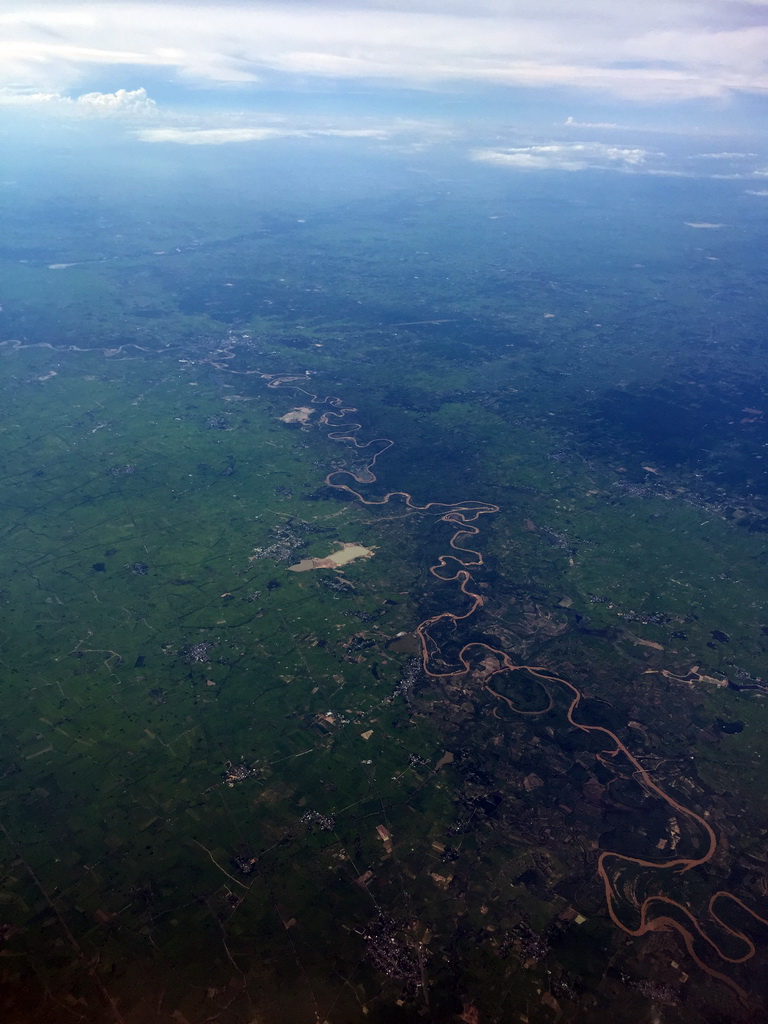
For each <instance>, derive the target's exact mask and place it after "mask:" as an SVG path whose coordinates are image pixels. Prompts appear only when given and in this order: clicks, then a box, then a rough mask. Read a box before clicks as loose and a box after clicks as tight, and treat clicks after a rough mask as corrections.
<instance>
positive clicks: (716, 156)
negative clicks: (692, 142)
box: [688, 153, 757, 160]
mask: <svg viewBox="0 0 768 1024" xmlns="http://www.w3.org/2000/svg"><path fill="white" fill-rule="evenodd" d="M756 156H757V153H694V154H693V155H691V156H689V157H688V159H689V160H749V159H752V158H754V157H756Z"/></svg>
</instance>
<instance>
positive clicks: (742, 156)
mask: <svg viewBox="0 0 768 1024" xmlns="http://www.w3.org/2000/svg"><path fill="white" fill-rule="evenodd" d="M767 115H768V0H642V2H637V0H535V2H534V0H316V2H314V3H308V2H306V0H280V2H269V3H260V2H258V0H222V2H217V3H211V2H208V0H162V2H150V0H98V2H96V3H87V2H86V3H84V2H74V0H5V2H4V4H3V5H2V8H1V9H0V127H1V126H2V123H3V122H5V124H6V125H9V124H10V125H12V124H14V123H15V124H16V125H19V124H23V125H24V126H25V128H26V129H27V130H32V129H33V128H34V126H35V125H36V124H37V125H43V124H44V123H45V122H49V123H50V122H51V121H52V120H55V121H56V122H57V123H58V124H63V123H75V122H81V123H82V122H86V121H88V122H101V123H102V124H103V123H104V122H105V121H108V122H110V123H111V124H112V125H114V126H119V130H121V131H122V132H123V133H124V134H125V135H126V137H130V138H132V139H134V140H135V141H136V143H137V144H142V145H152V144H154V145H158V144H161V145H174V146H178V145H187V146H189V145H193V146H205V147H210V146H217V145H225V144H240V145H256V144H260V143H264V142H266V141H269V140H270V139H274V138H277V137H284V136H287V137H292V138H295V139H315V140H317V139H321V138H332V137H336V138H339V137H341V138H347V139H358V140H360V142H361V144H369V145H370V144H385V143H393V142H398V143H400V144H403V145H409V146H411V147H416V146H428V145H440V144H444V143H446V142H447V141H448V140H457V139H458V140H465V142H466V147H467V156H468V158H469V159H471V160H473V161H475V162H486V163H490V164H494V165H495V166H497V167H506V168H509V169H517V170H523V169H526V170H537V169H546V168H549V167H552V166H557V167H560V168H561V169H564V170H579V169H584V168H587V167H593V166H599V167H607V168H612V169H616V170H622V171H624V172H625V173H639V172H648V173H658V174H671V173H676V174H686V173H691V165H690V164H687V165H686V164H685V163H684V160H685V159H688V158H689V157H690V156H691V153H688V152H686V154H684V155H683V156H681V155H680V154H676V155H675V156H674V158H673V159H672V158H668V154H667V150H669V149H670V144H669V141H668V140H669V138H670V137H679V138H686V137H687V138H689V139H694V140H699V139H701V138H703V137H707V138H709V137H721V138H722V139H723V145H720V146H716V147H715V149H714V153H715V155H712V156H706V155H705V156H704V161H705V162H704V164H701V165H700V166H699V165H697V167H699V169H698V170H697V172H696V173H705V172H706V166H707V165H706V160H710V165H709V166H710V168H711V169H712V168H714V167H715V165H714V161H715V160H720V161H721V163H719V164H717V165H716V169H712V170H711V173H712V174H713V175H715V176H717V175H718V174H719V175H721V176H727V175H741V176H746V177H749V176H750V175H754V176H755V180H759V179H760V177H761V176H762V171H763V170H764V169H765V167H766V165H768V156H767V155H766V153H767V151H766V149H765V144H764V141H763V140H764V139H765V137H766V135H767V134H768V116H767ZM729 138H731V139H737V140H738V143H739V144H738V145H734V144H733V143H729V142H727V140H728V139H729ZM654 140H655V143H654ZM664 140H666V142H665V141H664ZM745 141H746V142H748V143H749V144H748V145H744V144H742V143H743V142H745ZM672 148H674V147H672ZM696 148H697V146H696V145H694V146H693V151H695V150H696ZM698 148H699V149H701V148H702V147H701V146H699V147H698ZM693 151H692V152H693ZM753 151H754V152H753ZM704 152H705V154H706V147H704ZM728 153H731V154H732V155H733V159H732V160H727V158H726V157H723V156H722V154H728ZM749 154H752V155H749ZM723 161H725V162H723ZM726 164H727V165H726ZM766 180H768V178H767V179H766Z"/></svg>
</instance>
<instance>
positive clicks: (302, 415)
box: [280, 405, 315, 423]
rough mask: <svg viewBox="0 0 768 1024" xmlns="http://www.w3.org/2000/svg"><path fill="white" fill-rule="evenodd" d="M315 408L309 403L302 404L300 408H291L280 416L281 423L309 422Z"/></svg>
mask: <svg viewBox="0 0 768 1024" xmlns="http://www.w3.org/2000/svg"><path fill="white" fill-rule="evenodd" d="M314 411H315V410H314V409H313V408H312V407H311V406H309V405H301V406H299V407H298V409H291V411H290V412H287V413H286V414H285V416H281V417H280V421H281V423H309V417H310V416H311V415H312V413H313V412H314Z"/></svg>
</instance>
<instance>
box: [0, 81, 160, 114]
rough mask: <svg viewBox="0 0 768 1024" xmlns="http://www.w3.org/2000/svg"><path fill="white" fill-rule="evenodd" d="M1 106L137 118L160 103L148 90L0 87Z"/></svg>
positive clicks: (154, 108) (151, 110)
mask: <svg viewBox="0 0 768 1024" xmlns="http://www.w3.org/2000/svg"><path fill="white" fill-rule="evenodd" d="M0 106H5V107H27V108H35V107H37V108H38V109H45V110H48V111H50V112H52V113H56V114H74V115H80V116H86V117H136V116H139V115H141V116H146V115H152V114H155V113H156V111H157V104H156V103H155V101H154V100H153V99H150V97H149V96H148V95H147V91H146V89H143V88H142V89H118V90H117V91H116V92H87V93H84V94H83V95H82V96H77V97H74V98H73V97H71V96H62V95H61V94H60V93H55V92H24V91H20V90H17V89H8V88H5V89H0Z"/></svg>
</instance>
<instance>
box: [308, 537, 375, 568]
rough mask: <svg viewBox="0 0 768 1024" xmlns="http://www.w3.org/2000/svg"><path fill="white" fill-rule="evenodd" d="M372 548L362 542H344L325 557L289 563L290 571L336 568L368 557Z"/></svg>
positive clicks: (372, 550) (371, 552)
mask: <svg viewBox="0 0 768 1024" xmlns="http://www.w3.org/2000/svg"><path fill="white" fill-rule="evenodd" d="M374 550H375V549H374V548H365V547H363V545H362V544H351V543H349V542H344V543H343V544H342V545H341V547H340V548H339V550H338V551H334V552H333V554H332V555H328V556H327V558H302V560H301V561H300V562H297V563H296V565H289V566H288V569H289V570H290V571H291V572H307V570H308V569H338V568H339V566H340V565H346V564H347V563H348V562H354V561H355V559H356V558H370V557H371V556H372V555H373V552H374Z"/></svg>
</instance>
